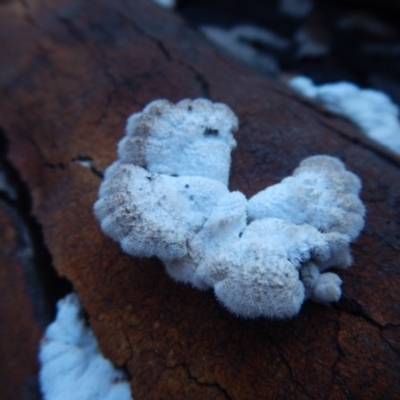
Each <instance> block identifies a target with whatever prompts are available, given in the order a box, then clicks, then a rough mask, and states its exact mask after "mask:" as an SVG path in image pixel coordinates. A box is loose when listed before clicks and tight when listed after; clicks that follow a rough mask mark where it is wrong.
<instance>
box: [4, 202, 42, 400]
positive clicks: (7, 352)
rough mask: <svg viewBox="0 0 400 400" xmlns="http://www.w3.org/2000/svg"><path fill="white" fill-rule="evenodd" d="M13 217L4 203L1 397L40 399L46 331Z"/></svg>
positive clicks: (6, 398) (24, 249)
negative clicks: (41, 355)
mask: <svg viewBox="0 0 400 400" xmlns="http://www.w3.org/2000/svg"><path fill="white" fill-rule="evenodd" d="M12 215H13V211H12V208H11V207H9V206H7V205H6V204H4V203H3V202H2V201H0V243H1V245H0V293H1V301H0V354H1V362H0V398H1V399H2V400H12V399H27V400H33V399H39V391H38V384H37V371H38V367H39V366H38V362H37V350H38V343H39V339H40V337H41V335H42V329H41V327H40V324H39V323H38V321H37V319H36V317H37V316H36V315H35V310H34V307H33V304H32V296H31V294H32V287H30V284H33V282H32V281H30V280H29V279H28V277H27V271H26V268H25V267H26V266H24V265H23V263H22V262H21V256H22V257H23V258H28V257H29V256H30V255H29V254H26V253H29V250H28V249H27V248H23V246H22V243H21V237H20V235H19V234H18V231H17V229H16V226H15V221H13V218H12V217H11V216H12ZM17 253H19V255H20V257H17ZM21 253H25V254H21Z"/></svg>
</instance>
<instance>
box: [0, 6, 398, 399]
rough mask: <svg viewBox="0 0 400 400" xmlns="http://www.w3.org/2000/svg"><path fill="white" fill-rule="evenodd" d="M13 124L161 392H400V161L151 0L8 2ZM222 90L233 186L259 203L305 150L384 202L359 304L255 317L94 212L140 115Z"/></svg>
mask: <svg viewBox="0 0 400 400" xmlns="http://www.w3.org/2000/svg"><path fill="white" fill-rule="evenodd" d="M0 48H1V54H2V56H1V60H0V90H1V97H0V126H1V128H2V130H3V132H4V135H5V137H6V138H7V140H8V142H9V151H8V159H9V161H10V162H11V163H12V165H13V166H14V167H15V168H16V170H17V171H18V173H19V175H20V177H21V179H22V180H23V182H25V184H26V185H27V187H28V189H29V193H30V195H31V198H32V205H33V206H32V215H33V217H34V218H35V219H36V221H37V222H38V223H39V224H40V226H41V227H42V230H43V235H44V241H45V245H46V247H47V249H48V251H49V252H50V254H51V257H52V261H53V264H54V267H55V268H56V269H57V271H58V272H59V274H60V275H62V276H65V277H67V278H68V279H69V280H70V281H71V282H72V283H73V286H74V288H75V289H76V290H77V291H78V293H79V295H80V297H81V299H82V302H83V304H84V306H85V308H86V310H87V312H88V315H89V318H90V323H91V325H92V327H93V329H94V331H95V333H96V335H97V336H98V339H99V343H100V346H101V348H102V350H103V352H104V353H105V355H106V356H107V357H109V358H110V359H111V360H112V361H113V362H114V363H115V364H117V365H121V366H125V367H126V368H127V370H128V372H129V374H130V376H131V383H132V390H133V395H134V398H135V399H136V400H141V399H146V400H151V399H174V400H179V399H275V398H282V399H283V398H286V399H312V398H314V399H320V398H324V399H346V398H349V399H353V398H362V399H384V398H385V399H393V398H396V397H398V396H399V393H400V387H399V386H400V384H399V381H400V370H399V368H398V365H399V363H400V339H399V337H400V298H399V293H400V272H399V266H400V235H399V232H400V179H399V177H400V171H399V165H398V164H397V163H396V162H395V161H394V160H393V159H390V158H388V157H385V156H384V155H383V154H382V153H377V152H375V151H374V150H373V149H372V147H371V146H369V145H367V144H364V143H363V142H361V141H360V140H359V139H357V137H358V136H357V132H356V130H355V128H352V127H351V126H350V125H349V124H348V123H346V122H345V121H343V120H341V119H339V118H337V117H334V116H332V115H330V114H326V113H325V114H323V113H321V112H320V110H318V109H317V108H314V107H312V106H310V104H309V103H307V102H304V101H303V100H301V99H300V98H299V97H297V96H296V95H295V94H294V93H292V92H291V91H289V90H288V89H286V88H285V87H284V86H282V85H279V84H276V83H273V82H271V81H269V80H267V79H265V78H264V77H262V76H260V75H258V74H256V73H254V72H253V71H251V70H250V69H247V68H245V67H242V66H240V65H238V64H236V63H235V62H233V61H231V60H229V59H227V58H225V57H224V56H221V55H220V54H218V52H217V51H216V50H215V49H214V48H213V47H212V46H211V45H210V44H209V43H207V42H206V41H205V39H204V38H202V37H201V36H200V35H199V34H198V33H196V32H195V31H193V30H192V29H191V28H190V27H189V26H187V24H185V23H184V22H182V20H180V19H179V18H178V17H177V16H176V15H175V14H173V13H170V12H168V11H165V10H163V9H161V8H159V7H157V6H155V5H153V4H152V3H151V2H149V1H145V0H142V1H140V0H137V1H127V0H125V1H124V0H117V1H113V2H110V1H106V0H96V1H94V0H93V1H83V0H75V1H66V0H64V1H63V0H54V1H49V0H48V1H47V2H46V1H45V0H25V1H17V0H15V1H8V2H2V3H0ZM196 97H208V98H211V99H212V100H214V101H222V102H224V103H226V104H228V105H229V106H230V107H231V108H232V109H233V110H234V111H235V113H236V114H237V116H238V117H239V120H240V130H239V132H238V134H237V136H236V138H237V141H238V147H237V149H236V150H235V151H234V153H233V164H232V169H231V181H230V188H231V189H232V190H240V191H242V192H244V193H245V194H246V195H247V196H251V195H253V194H254V193H256V192H257V191H259V190H261V189H263V188H265V187H266V186H268V185H270V184H272V183H276V182H278V181H279V180H281V179H282V178H283V177H285V176H287V175H288V174H290V172H291V171H292V170H293V169H294V168H295V166H296V165H297V164H298V163H299V162H300V161H301V160H302V159H303V158H305V157H307V156H310V155H314V154H330V155H334V156H337V157H340V158H341V159H342V160H343V161H344V162H345V163H346V165H347V167H348V168H349V169H350V170H351V171H353V172H355V173H356V174H358V175H359V176H360V178H361V179H362V181H363V184H364V187H363V191H362V198H363V200H364V202H365V204H366V206H367V208H368V215H367V224H366V228H365V229H364V231H363V232H362V234H361V237H360V238H359V239H358V240H357V242H356V243H355V244H353V245H352V249H353V255H354V265H353V266H352V267H351V269H350V270H348V271H343V272H340V275H341V277H342V279H343V281H344V285H343V293H344V295H343V298H342V299H341V301H340V302H339V303H338V304H337V305H335V306H332V307H323V306H319V305H316V304H308V303H307V304H306V305H305V306H304V307H303V309H302V311H301V314H300V315H299V316H298V317H297V318H295V319H293V320H291V321H285V322H282V321H281V322H276V321H268V320H265V319H260V320H243V319H239V318H236V317H235V316H233V315H231V314H230V313H228V312H227V311H226V310H225V309H224V308H223V307H222V306H221V305H220V304H218V302H217V301H216V300H215V299H214V297H213V294H212V293H210V292H207V293H201V292H199V291H196V290H193V289H192V288H190V287H188V286H185V285H182V284H177V283H174V282H172V281H171V279H170V278H168V276H167V275H166V274H165V273H164V271H163V267H162V266H161V264H160V263H159V262H158V261H157V260H155V259H151V260H144V259H134V258H131V257H129V256H127V255H124V254H123V253H122V252H121V250H120V249H119V247H118V245H117V244H115V243H113V242H111V240H109V239H108V238H107V237H105V236H104V235H103V234H102V233H101V231H100V229H99V227H98V224H97V222H96V221H95V218H94V216H93V212H92V205H93V203H94V201H95V200H96V197H97V190H98V186H99V184H100V182H101V173H102V171H103V170H104V169H105V168H106V167H107V166H108V165H109V164H110V163H111V162H112V161H113V160H114V159H115V157H116V153H115V151H116V144H117V142H118V140H119V139H120V138H121V137H122V135H123V130H124V125H125V120H126V118H127V116H128V115H129V114H131V113H133V112H136V111H138V110H140V109H141V108H142V107H143V106H144V105H145V104H146V103H148V102H149V101H151V100H154V99H157V98H167V99H170V100H172V101H178V100H180V99H182V98H196Z"/></svg>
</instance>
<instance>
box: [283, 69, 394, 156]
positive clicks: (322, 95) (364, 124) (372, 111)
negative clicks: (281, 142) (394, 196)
mask: <svg viewBox="0 0 400 400" xmlns="http://www.w3.org/2000/svg"><path fill="white" fill-rule="evenodd" d="M289 85H290V86H291V87H292V89H294V90H296V91H298V92H300V93H302V94H303V95H304V96H305V97H308V98H309V99H312V100H315V101H318V102H320V103H321V104H322V105H323V106H324V107H325V108H326V109H328V110H329V111H332V112H334V113H336V114H340V115H343V116H344V117H346V118H348V119H349V120H350V121H352V122H353V123H354V124H355V125H357V126H358V127H359V128H360V129H361V130H362V131H363V132H364V133H365V135H367V136H368V137H370V138H371V139H373V140H375V141H376V142H378V143H380V144H381V145H383V146H385V147H387V148H389V149H391V150H392V151H394V152H396V153H398V154H400V120H399V109H398V107H397V106H396V105H395V104H394V103H393V102H392V101H391V99H390V98H389V97H388V96H387V95H386V94H384V93H382V92H379V91H377V90H373V89H360V88H359V87H357V86H356V85H354V84H352V83H349V82H338V83H330V84H325V85H321V86H316V85H314V84H313V82H312V81H311V79H309V78H306V77H304V76H299V77H296V78H293V79H292V80H291V81H290V83H289Z"/></svg>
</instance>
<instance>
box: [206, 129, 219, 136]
mask: <svg viewBox="0 0 400 400" xmlns="http://www.w3.org/2000/svg"><path fill="white" fill-rule="evenodd" d="M218 133H219V131H218V129H212V128H206V129H204V132H203V135H204V136H218Z"/></svg>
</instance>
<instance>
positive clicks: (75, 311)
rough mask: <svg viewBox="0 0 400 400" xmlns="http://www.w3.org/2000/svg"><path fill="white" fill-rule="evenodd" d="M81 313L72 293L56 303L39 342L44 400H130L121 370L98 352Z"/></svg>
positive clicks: (125, 380)
mask: <svg viewBox="0 0 400 400" xmlns="http://www.w3.org/2000/svg"><path fill="white" fill-rule="evenodd" d="M81 314H82V309H81V305H80V302H79V300H78V297H77V295H76V294H75V293H71V294H69V295H67V296H66V297H65V298H63V299H61V300H60V301H59V302H58V303H57V316H56V319H55V321H54V322H53V323H52V324H50V325H49V326H48V328H47V329H46V333H45V336H44V338H43V339H42V341H41V344H40V352H39V360H40V363H41V369H40V386H41V390H42V394H43V398H44V400H67V399H74V400H78V399H79V400H132V396H131V391H130V387H129V383H128V382H127V379H126V376H125V374H124V372H123V371H121V370H118V369H116V368H115V367H114V366H113V365H112V364H111V362H110V361H108V360H107V359H105V358H104V357H103V355H102V354H101V353H100V350H99V348H98V345H97V341H96V338H95V336H94V335H93V332H92V330H91V329H90V328H89V327H88V326H86V325H85V322H84V320H83V318H82V315H81Z"/></svg>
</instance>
